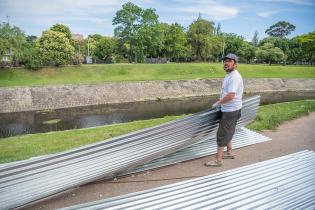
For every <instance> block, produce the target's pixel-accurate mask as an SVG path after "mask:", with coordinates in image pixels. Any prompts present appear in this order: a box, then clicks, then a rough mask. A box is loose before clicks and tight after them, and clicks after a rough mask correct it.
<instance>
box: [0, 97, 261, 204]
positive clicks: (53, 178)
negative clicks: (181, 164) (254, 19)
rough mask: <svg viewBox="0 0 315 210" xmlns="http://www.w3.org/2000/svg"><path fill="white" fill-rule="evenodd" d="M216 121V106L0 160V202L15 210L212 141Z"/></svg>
mask: <svg viewBox="0 0 315 210" xmlns="http://www.w3.org/2000/svg"><path fill="white" fill-rule="evenodd" d="M259 101H260V97H259V96H255V97H251V98H248V99H246V100H244V102H243V109H242V118H241V119H240V120H239V124H238V126H239V127H241V126H244V125H246V124H247V123H249V122H251V121H252V120H253V119H254V118H255V115H256V111H257V110H258V107H259ZM218 120H219V110H218V109H210V110H206V111H203V112H200V113H196V114H194V115H191V116H189V117H186V118H183V119H179V120H174V121H171V122H168V123H165V124H162V125H158V126H155V127H152V128H148V129H143V130H140V131H137V132H133V133H130V134H127V135H123V136H119V137H116V138H113V139H110V140H105V141H102V142H98V143H95V144H91V145H87V146H84V147H80V148H77V149H74V150H71V151H67V152H62V153H58V154H54V155H49V156H44V157H39V158H34V159H30V160H25V161H18V162H13V163H8V164H2V165H0V206H1V208H5V209H6V208H14V207H17V206H21V205H24V204H26V203H29V202H32V201H34V200H37V199H40V198H43V197H46V196H49V195H52V194H54V193H57V192H61V191H63V190H66V189H69V188H71V187H75V186H79V185H81V184H85V183H88V182H91V181H95V180H98V179H104V178H112V177H115V176H117V175H119V174H122V173H124V172H125V171H127V170H129V169H133V168H135V167H138V166H141V165H144V164H146V163H149V162H151V161H152V160H155V159H158V158H160V157H164V156H166V155H168V154H171V153H174V152H176V151H179V150H181V149H183V148H187V147H189V146H191V145H194V144H196V143H199V142H203V141H205V140H207V139H211V138H212V139H213V138H214V136H215V133H216V130H217V126H218ZM254 142H255V141H254ZM255 143H257V141H256V142H255Z"/></svg>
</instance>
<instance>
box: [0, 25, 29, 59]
mask: <svg viewBox="0 0 315 210" xmlns="http://www.w3.org/2000/svg"><path fill="white" fill-rule="evenodd" d="M25 43H26V37H25V34H24V32H23V31H22V30H21V29H20V28H18V27H16V26H10V25H9V24H8V23H2V24H0V57H1V58H2V56H6V57H7V58H8V60H9V65H18V64H19V62H20V61H21V60H22V58H23V55H24V44H25ZM1 60H2V59H1Z"/></svg>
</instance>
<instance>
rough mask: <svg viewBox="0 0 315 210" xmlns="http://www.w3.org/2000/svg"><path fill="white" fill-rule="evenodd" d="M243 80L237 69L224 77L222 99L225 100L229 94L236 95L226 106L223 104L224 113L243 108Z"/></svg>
mask: <svg viewBox="0 0 315 210" xmlns="http://www.w3.org/2000/svg"><path fill="white" fill-rule="evenodd" d="M243 90H244V85H243V79H242V76H241V75H240V73H238V71H237V70H236V69H235V70H234V71H232V72H230V73H227V74H226V75H225V77H224V80H223V83H222V89H221V96H220V99H222V98H224V96H226V95H227V94H228V93H231V92H232V93H235V98H234V99H233V100H231V101H229V102H227V103H225V104H221V111H222V112H233V111H236V110H239V109H241V108H242V96H243Z"/></svg>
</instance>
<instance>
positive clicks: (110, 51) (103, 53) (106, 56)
mask: <svg viewBox="0 0 315 210" xmlns="http://www.w3.org/2000/svg"><path fill="white" fill-rule="evenodd" d="M114 52H115V42H114V39H113V38H111V37H101V38H100V40H99V41H98V42H97V43H96V45H95V52H94V55H95V56H96V57H97V58H99V59H101V60H104V61H105V62H106V63H111V62H112V59H111V57H112V56H113V55H114Z"/></svg>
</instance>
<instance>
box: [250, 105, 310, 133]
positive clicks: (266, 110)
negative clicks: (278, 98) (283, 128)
mask: <svg viewBox="0 0 315 210" xmlns="http://www.w3.org/2000/svg"><path fill="white" fill-rule="evenodd" d="M313 111H315V99H314V100H301V101H294V102H285V103H278V104H270V105H265V106H261V107H260V108H259V111H258V113H257V116H256V119H255V121H254V122H252V123H251V124H249V125H248V126H247V127H248V128H249V129H252V130H255V131H261V130H269V129H270V130H275V129H276V128H277V127H278V126H279V125H280V124H281V123H283V122H285V121H289V120H293V119H295V118H298V117H300V116H303V115H308V114H309V113H310V112H313Z"/></svg>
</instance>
